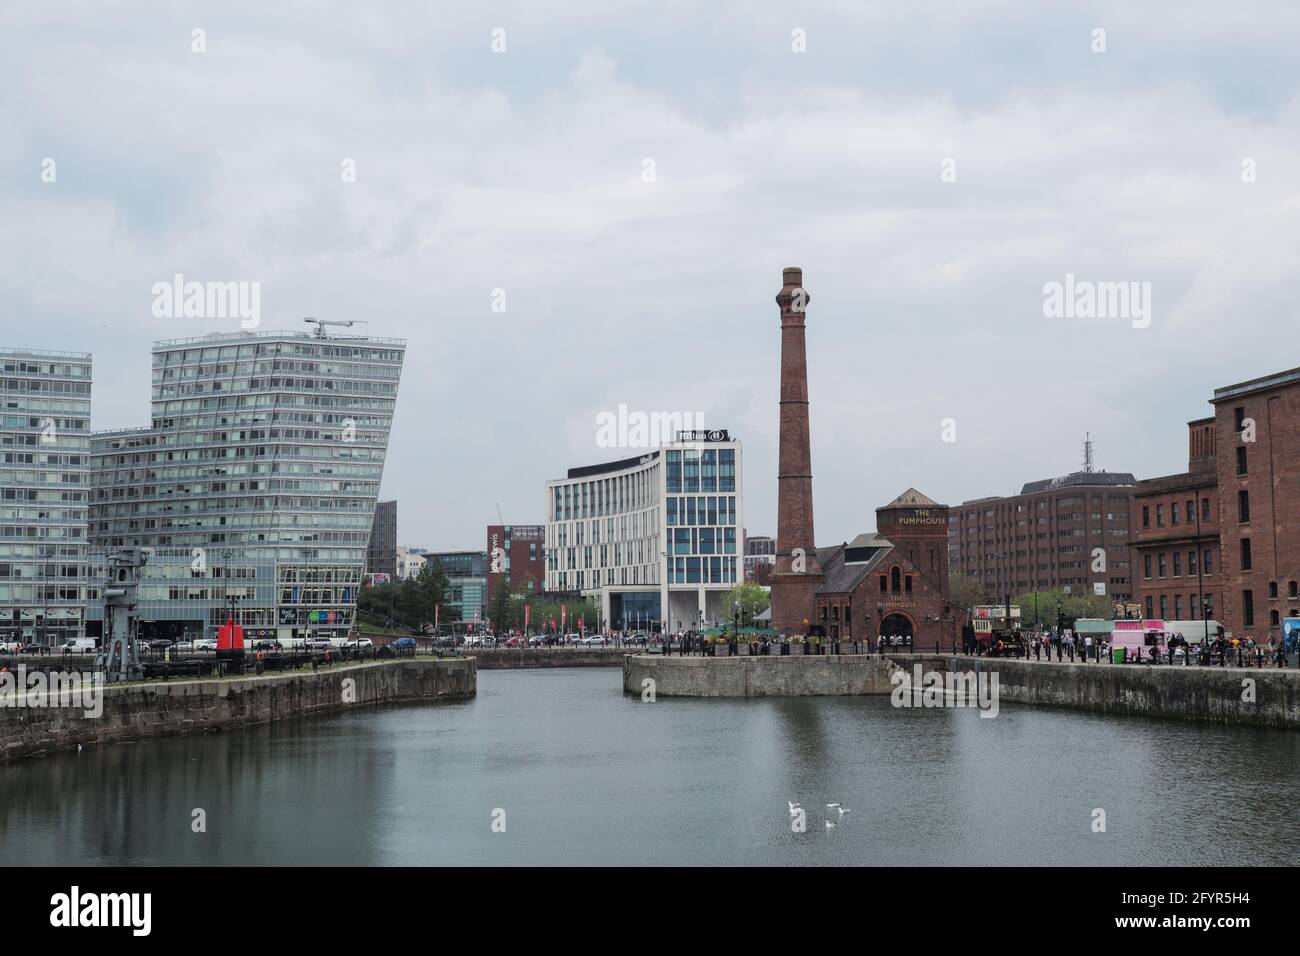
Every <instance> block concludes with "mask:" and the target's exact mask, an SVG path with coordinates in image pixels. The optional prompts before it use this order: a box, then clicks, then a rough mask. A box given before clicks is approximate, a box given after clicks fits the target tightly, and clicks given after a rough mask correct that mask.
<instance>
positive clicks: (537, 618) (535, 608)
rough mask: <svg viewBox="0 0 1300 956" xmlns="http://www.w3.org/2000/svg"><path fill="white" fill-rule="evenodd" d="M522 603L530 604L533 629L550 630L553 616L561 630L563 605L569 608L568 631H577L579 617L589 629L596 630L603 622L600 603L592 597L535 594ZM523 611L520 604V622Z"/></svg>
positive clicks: (530, 627)
mask: <svg viewBox="0 0 1300 956" xmlns="http://www.w3.org/2000/svg"><path fill="white" fill-rule="evenodd" d="M522 603H523V604H527V605H528V608H529V610H528V628H529V630H532V631H549V630H550V629H551V619H552V618H554V619H555V629H556V630H559V629H560V627H561V624H560V608H561V606H563V607H564V608H565V609H566V610H567V614H566V616H565V622H564V625H563V627H564V629H565V630H566V631H576V630H577V629H578V620H579V619H581V620H582V623H583V626H584V627H585V628H586V629H587V630H588V631H594V630H596V629H597V628H599V627H600V626H601V623H602V622H601V620H600V605H599V604H597V603H596V602H595V601H593V600H591V599H590V598H553V597H543V596H541V595H538V594H533V595H529V596H528V597H527V598H526V599H525V601H524V602H522ZM523 613H524V612H523V609H522V606H519V608H518V610H517V614H518V619H519V622H520V624H522V623H523Z"/></svg>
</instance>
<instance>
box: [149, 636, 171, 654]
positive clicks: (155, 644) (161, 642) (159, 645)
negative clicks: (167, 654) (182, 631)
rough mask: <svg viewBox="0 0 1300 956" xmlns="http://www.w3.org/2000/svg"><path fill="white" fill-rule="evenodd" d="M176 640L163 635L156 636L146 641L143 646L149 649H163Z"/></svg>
mask: <svg viewBox="0 0 1300 956" xmlns="http://www.w3.org/2000/svg"><path fill="white" fill-rule="evenodd" d="M175 643H176V642H175V641H173V640H170V639H168V638H165V637H160V638H156V639H154V640H152V641H146V642H145V647H147V648H149V650H151V651H165V650H167V648H169V647H171V646H172V645H173V644H175Z"/></svg>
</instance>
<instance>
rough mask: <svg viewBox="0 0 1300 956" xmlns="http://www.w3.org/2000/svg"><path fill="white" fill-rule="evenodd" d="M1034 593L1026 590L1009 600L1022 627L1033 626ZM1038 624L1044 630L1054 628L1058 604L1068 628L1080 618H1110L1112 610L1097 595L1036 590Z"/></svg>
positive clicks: (1104, 600) (1108, 601)
mask: <svg viewBox="0 0 1300 956" xmlns="http://www.w3.org/2000/svg"><path fill="white" fill-rule="evenodd" d="M1034 593H1035V592H1033V591H1027V592H1025V593H1024V594H1021V595H1020V596H1019V597H1016V598H1012V600H1011V603H1012V604H1014V605H1017V606H1018V607H1019V608H1020V623H1021V624H1022V625H1023V626H1024V627H1033V626H1034V625H1035V619H1034ZM1037 593H1038V621H1039V622H1041V624H1042V626H1043V627H1055V626H1056V623H1057V621H1056V613H1057V604H1058V602H1059V604H1060V609H1061V611H1060V613H1061V619H1062V622H1063V624H1064V625H1065V626H1066V627H1070V626H1071V625H1072V624H1074V622H1075V621H1077V620H1078V619H1079V618H1081V617H1091V618H1103V619H1106V620H1109V619H1110V616H1111V612H1112V608H1111V604H1110V599H1109V598H1107V597H1105V596H1104V595H1097V594H1066V593H1065V592H1064V591H1039V592H1037Z"/></svg>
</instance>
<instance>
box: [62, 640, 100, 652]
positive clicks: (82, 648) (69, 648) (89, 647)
mask: <svg viewBox="0 0 1300 956" xmlns="http://www.w3.org/2000/svg"><path fill="white" fill-rule="evenodd" d="M59 650H61V651H63V653H65V654H93V653H94V652H95V639H94V638H93V637H74V638H72V640H70V641H64V642H63V646H62V647H60V648H59Z"/></svg>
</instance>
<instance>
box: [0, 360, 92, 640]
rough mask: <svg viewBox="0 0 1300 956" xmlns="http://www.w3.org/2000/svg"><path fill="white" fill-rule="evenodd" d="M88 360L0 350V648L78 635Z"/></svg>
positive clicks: (83, 570)
mask: <svg viewBox="0 0 1300 956" xmlns="http://www.w3.org/2000/svg"><path fill="white" fill-rule="evenodd" d="M90 386H91V357H90V355H89V354H86V353H84V352H37V351H26V350H0V406H3V407H2V408H0V640H6V641H22V642H23V643H26V644H41V645H46V646H57V645H58V644H61V643H62V642H63V641H66V640H68V639H70V638H74V637H79V636H82V635H83V634H84V620H83V608H84V605H85V600H86V588H87V585H88V583H89V578H88V576H87V567H86V562H87V551H86V542H87V538H86V534H87V532H86V525H87V506H88V501H87V498H88V489H87V468H88V462H89V454H90Z"/></svg>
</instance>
